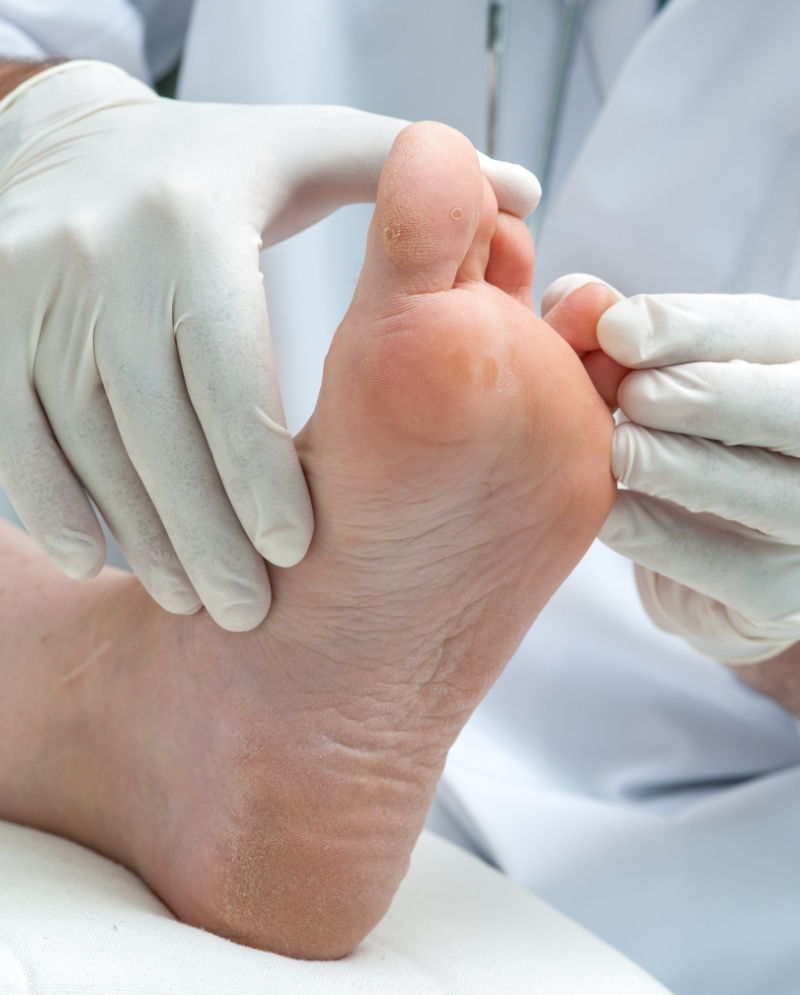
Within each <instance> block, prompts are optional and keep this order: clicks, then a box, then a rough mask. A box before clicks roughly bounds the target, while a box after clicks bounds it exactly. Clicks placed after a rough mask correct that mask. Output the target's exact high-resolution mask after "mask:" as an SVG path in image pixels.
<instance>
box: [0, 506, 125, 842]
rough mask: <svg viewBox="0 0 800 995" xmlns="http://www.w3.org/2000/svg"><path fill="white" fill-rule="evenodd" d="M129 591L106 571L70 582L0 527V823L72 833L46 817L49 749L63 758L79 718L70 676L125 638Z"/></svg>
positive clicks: (53, 773) (51, 765)
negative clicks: (122, 620)
mask: <svg viewBox="0 0 800 995" xmlns="http://www.w3.org/2000/svg"><path fill="white" fill-rule="evenodd" d="M135 588H138V585H137V583H136V581H135V579H134V578H132V577H129V576H128V575H127V574H122V573H120V572H118V571H113V570H103V571H102V573H101V574H100V576H99V577H97V578H95V579H94V580H92V581H85V582H79V581H73V580H69V579H68V578H67V577H65V576H64V575H63V574H62V573H61V572H60V571H59V570H58V569H57V568H56V567H54V566H53V565H52V564H51V563H50V562H49V560H48V559H47V558H46V557H45V556H44V554H43V553H41V552H40V551H39V549H38V548H37V547H36V545H35V544H34V542H33V541H32V540H31V539H30V538H29V537H28V536H27V535H25V533H24V532H22V531H21V530H20V529H17V528H15V527H14V526H13V525H10V524H9V523H8V522H5V521H3V520H2V519H0V687H2V689H3V690H2V695H0V818H4V819H10V820H13V821H18V822H23V823H28V824H30V825H35V826H39V827H40V828H44V829H50V830H53V831H56V832H62V833H63V832H67V831H68V830H70V829H71V828H72V827H71V826H70V825H69V824H67V825H63V826H62V825H61V824H59V823H57V822H53V821H52V819H50V818H49V817H48V816H47V815H46V805H45V803H47V802H48V799H49V800H50V801H51V800H52V797H53V792H54V791H56V790H57V785H58V783H59V777H60V775H59V772H58V770H57V769H55V768H56V763H55V762H56V760H57V759H58V753H59V751H58V750H54V749H53V748H52V743H53V742H54V741H57V742H59V743H60V744H61V745H60V747H59V750H60V751H61V752H63V750H64V745H63V744H65V743H70V742H72V741H73V740H74V736H71V735H69V734H67V733H65V732H64V728H62V726H63V727H65V728H69V727H70V724H72V725H75V724H76V723H75V714H76V713H77V714H79V712H80V699H79V686H78V685H79V682H78V681H76V680H74V676H73V675H75V676H77V675H79V674H80V673H81V672H82V668H85V667H86V666H87V662H88V665H89V666H91V664H92V662H95V661H96V664H97V666H101V665H102V664H103V663H104V662H106V661H105V659H104V658H102V654H98V647H103V646H108V645H109V644H110V642H111V641H114V640H117V641H119V640H121V639H123V638H124V636H125V632H124V631H123V627H122V626H120V625H116V624H115V623H116V619H117V618H118V616H119V615H120V610H119V607H118V606H119V604H120V602H121V601H122V602H127V601H131V600H135V599H136V597H137V591H136V590H133V589H135ZM139 590H140V589H139ZM53 785H56V787H53ZM43 813H44V814H43ZM73 835H75V832H74V831H73Z"/></svg>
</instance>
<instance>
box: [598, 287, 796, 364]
mask: <svg viewBox="0 0 800 995" xmlns="http://www.w3.org/2000/svg"><path fill="white" fill-rule="evenodd" d="M597 334H598V338H599V340H600V345H601V347H602V348H603V350H604V351H605V352H607V353H608V354H609V355H610V356H612V357H613V358H614V359H616V360H617V362H618V363H622V365H623V366H630V367H632V368H634V369H645V368H649V367H657V366H669V365H672V364H675V363H690V362H697V361H699V362H714V363H724V362H727V361H728V360H731V359H742V360H746V361H748V362H751V363H791V362H793V361H794V360H798V359H800V302H798V301H787V300H782V299H780V298H777V297H766V296H764V295H762V294H731V295H729V294H638V295H637V296H636V297H629V298H628V299H627V300H624V301H620V303H619V304H617V305H616V306H615V307H613V308H611V309H610V310H609V311H607V312H606V313H605V314H604V315H603V317H602V318H601V319H600V323H599V325H598V328H597Z"/></svg>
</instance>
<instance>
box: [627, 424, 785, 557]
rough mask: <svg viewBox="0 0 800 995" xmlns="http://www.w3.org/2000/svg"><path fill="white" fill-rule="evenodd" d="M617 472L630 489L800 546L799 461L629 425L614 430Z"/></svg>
mask: <svg viewBox="0 0 800 995" xmlns="http://www.w3.org/2000/svg"><path fill="white" fill-rule="evenodd" d="M611 471H612V473H613V474H614V476H615V478H616V479H617V480H618V481H619V482H620V483H621V484H623V485H624V486H625V487H629V488H630V489H631V490H634V491H639V492H641V493H643V494H649V495H650V496H651V497H658V498H662V499H663V500H665V501H672V502H673V503H675V504H679V505H681V507H683V508H686V510H687V511H692V512H698V513H702V512H709V513H710V514H713V515H717V516H719V517H720V518H726V519H728V520H730V521H735V522H741V523H742V525H746V526H748V528H751V529H756V530H758V531H759V532H765V533H766V534H767V535H770V536H773V538H775V539H779V540H781V541H782V542H789V543H797V544H798V545H800V460H798V459H795V458H794V457H793V456H783V455H781V454H779V453H773V452H769V451H767V450H765V449H758V448H755V447H752V446H726V445H724V444H722V443H719V442H711V441H710V440H708V439H700V438H697V437H696V436H691V435H678V434H675V433H672V432H658V431H654V430H651V429H646V428H642V427H641V426H639V425H635V424H633V422H623V423H622V424H621V425H618V426H617V428H616V429H615V431H614V440H613V445H612V450H611Z"/></svg>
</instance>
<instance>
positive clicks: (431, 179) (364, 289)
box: [357, 121, 497, 300]
mask: <svg viewBox="0 0 800 995" xmlns="http://www.w3.org/2000/svg"><path fill="white" fill-rule="evenodd" d="M487 190H488V197H489V199H490V200H491V201H493V203H491V202H490V203H489V204H486V205H485V204H484V200H485V191H487ZM496 216H497V204H496V201H494V196H493V194H492V193H491V188H490V187H487V186H485V181H484V179H483V175H482V173H481V169H480V165H479V163H478V156H477V153H476V152H475V149H474V148H473V147H472V145H471V144H470V142H469V141H468V139H466V138H465V137H464V136H463V135H462V134H461V133H460V132H458V131H455V130H454V129H453V128H449V127H448V126H447V125H444V124H437V123H434V122H430V121H424V122H421V123H419V124H413V125H410V126H409V127H408V128H405V129H404V130H403V131H402V132H401V133H400V134H399V135H398V136H397V139H396V141H395V143H394V146H393V148H392V151H391V153H390V155H389V157H388V159H387V161H386V166H385V167H384V170H383V173H382V175H381V181H380V186H379V188H378V198H377V201H376V205H375V214H374V217H373V221H372V225H371V228H370V233H369V239H368V242H367V254H366V259H365V263H364V269H363V271H362V277H361V280H360V281H359V287H358V291H357V296H358V295H362V296H369V297H372V296H373V294H375V293H376V292H377V293H378V294H379V295H380V297H381V299H382V300H385V299H386V296H387V294H391V293H392V291H394V292H395V293H398V294H401V295H408V294H424V293H432V292H435V291H442V290H449V289H450V288H451V287H452V286H453V283H454V281H455V279H456V276H457V274H458V272H459V269H460V268H461V267H462V265H463V264H464V262H465V260H466V259H467V258H468V255H469V254H470V250H471V249H474V248H475V247H474V244H473V243H474V242H475V239H476V234H479V235H482V236H483V237H482V238H480V242H481V243H482V244H483V245H484V246H485V248H486V255H487V258H488V244H489V239H490V238H491V231H489V230H488V229H489V227H490V226H491V224H492V221H493V220H496ZM479 227H482V228H484V229H487V230H486V231H483V232H480V233H479V231H478V229H479ZM479 249H480V247H479Z"/></svg>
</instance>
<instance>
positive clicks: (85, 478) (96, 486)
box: [34, 334, 201, 615]
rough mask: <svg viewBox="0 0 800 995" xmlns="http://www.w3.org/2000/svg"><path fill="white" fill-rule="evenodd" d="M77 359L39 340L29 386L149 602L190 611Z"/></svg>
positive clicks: (167, 549)
mask: <svg viewBox="0 0 800 995" xmlns="http://www.w3.org/2000/svg"><path fill="white" fill-rule="evenodd" d="M70 359H74V360H76V362H70ZM79 360H80V355H79V353H78V354H77V355H76V354H73V356H68V357H66V361H65V357H64V355H63V351H62V348H61V343H60V341H59V340H58V338H57V337H56V336H49V335H47V334H44V335H42V337H41V339H40V342H39V349H38V350H37V355H36V363H35V365H34V382H35V385H36V389H37V392H38V394H39V397H40V399H41V402H42V406H43V407H44V409H45V411H46V412H47V416H48V419H49V422H50V425H51V427H52V429H53V432H54V433H55V436H56V438H57V439H58V442H59V445H60V447H61V450H62V452H63V453H64V455H65V456H66V458H67V459H68V460H69V464H70V466H71V467H72V468H73V470H74V471H75V472H76V473H77V474H78V476H79V477H80V479H81V481H82V482H83V485H84V487H85V488H86V489H87V490H88V492H89V493H90V494H91V496H92V499H93V501H94V503H95V504H96V505H97V507H98V508H99V509H100V512H101V514H102V515H103V517H104V518H105V520H106V523H107V524H108V527H109V529H110V530H111V532H112V534H113V535H114V538H115V539H116V540H117V542H118V543H119V546H120V548H121V549H122V551H123V553H124V554H125V556H126V558H127V560H128V563H129V564H130V566H131V568H132V569H133V571H134V573H135V574H136V575H137V577H138V578H139V580H140V581H141V582H142V584H143V585H144V587H145V589H146V590H147V591H148V592H149V594H150V595H151V597H152V598H153V599H154V600H155V601H157V602H158V604H160V605H161V606H162V608H165V609H166V610H167V611H170V612H175V613H177V614H181V615H188V614H191V613H192V612H195V611H197V610H198V609H199V608H200V607H201V603H200V599H199V598H198V596H197V593H196V591H195V590H194V588H193V587H192V585H191V583H190V582H189V578H188V577H187V576H186V573H185V571H184V570H183V567H182V566H181V564H180V561H179V560H178V557H177V554H176V553H175V550H174V549H173V548H172V543H171V542H170V541H169V537H168V536H167V533H166V531H165V530H164V526H163V525H162V524H161V520H160V519H159V517H158V514H157V512H156V509H155V508H154V507H153V502H152V501H151V500H150V498H149V496H148V494H147V491H146V490H145V489H144V485H143V484H142V482H141V480H140V479H139V476H138V474H137V473H136V471H135V470H134V468H133V464H132V463H131V461H130V459H129V458H128V454H127V453H126V452H125V447H124V446H123V444H122V439H121V438H120V436H119V431H118V429H117V426H116V423H115V421H114V416H113V414H112V412H111V408H110V406H109V404H108V399H107V398H106V395H105V389H104V387H103V384H102V382H101V381H100V377H99V374H98V373H97V369H96V367H95V366H94V364H85V363H81V362H80V361H79Z"/></svg>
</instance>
